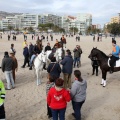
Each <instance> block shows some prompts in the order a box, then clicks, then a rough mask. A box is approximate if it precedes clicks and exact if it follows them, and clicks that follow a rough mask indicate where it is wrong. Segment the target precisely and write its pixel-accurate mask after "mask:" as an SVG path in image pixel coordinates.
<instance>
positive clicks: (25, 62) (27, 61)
mask: <svg viewBox="0 0 120 120" xmlns="http://www.w3.org/2000/svg"><path fill="white" fill-rule="evenodd" d="M27 63H28V66H29V55H28V56H25V58H24V65H23V66H24V67H25V65H26V64H27Z"/></svg>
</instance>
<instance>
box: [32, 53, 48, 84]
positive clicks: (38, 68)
mask: <svg viewBox="0 0 120 120" xmlns="http://www.w3.org/2000/svg"><path fill="white" fill-rule="evenodd" d="M45 62H46V58H45V52H44V51H42V52H41V53H40V54H39V55H38V56H37V57H36V58H35V60H34V68H35V73H36V76H37V85H40V84H41V80H40V76H41V72H42V70H43V65H44V63H45Z"/></svg>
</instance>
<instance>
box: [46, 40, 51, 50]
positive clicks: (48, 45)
mask: <svg viewBox="0 0 120 120" xmlns="http://www.w3.org/2000/svg"><path fill="white" fill-rule="evenodd" d="M48 50H51V47H50V43H49V42H48V43H47V46H46V47H45V52H46V51H48Z"/></svg>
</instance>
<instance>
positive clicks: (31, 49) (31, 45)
mask: <svg viewBox="0 0 120 120" xmlns="http://www.w3.org/2000/svg"><path fill="white" fill-rule="evenodd" d="M33 48H34V46H33V44H32V43H31V42H30V43H29V58H30V59H31V57H32V55H33Z"/></svg>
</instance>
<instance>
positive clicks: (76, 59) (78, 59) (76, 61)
mask: <svg viewBox="0 0 120 120" xmlns="http://www.w3.org/2000/svg"><path fill="white" fill-rule="evenodd" d="M78 62H80V58H79V57H77V58H74V67H75V65H76V63H77V65H78V64H79V63H78Z"/></svg>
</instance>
